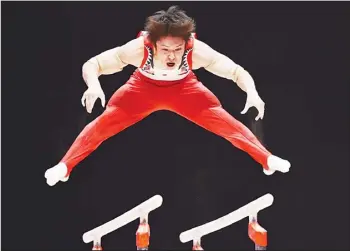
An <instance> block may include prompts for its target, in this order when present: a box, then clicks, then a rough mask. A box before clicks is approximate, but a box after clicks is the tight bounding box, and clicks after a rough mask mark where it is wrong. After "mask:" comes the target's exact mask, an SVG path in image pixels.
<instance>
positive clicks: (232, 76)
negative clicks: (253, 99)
mask: <svg viewBox="0 0 350 251" xmlns="http://www.w3.org/2000/svg"><path fill="white" fill-rule="evenodd" d="M143 58H144V38H143V37H142V36H141V37H138V38H136V39H133V40H131V41H129V42H127V43H126V44H124V45H121V46H118V47H115V48H113V49H110V50H107V51H104V52H102V53H100V54H98V55H96V56H94V57H92V58H91V59H90V60H88V61H87V62H86V63H85V64H84V65H83V78H84V80H85V82H86V84H87V85H88V86H90V85H94V84H98V85H99V81H98V77H99V76H100V75H108V74H114V73H117V72H120V71H122V70H123V68H124V67H125V66H127V65H133V66H135V67H137V68H138V67H140V65H141V63H142V61H143ZM199 68H204V69H206V70H207V71H209V72H211V73H213V74H215V75H217V76H219V77H222V78H226V79H229V80H232V81H233V82H235V83H236V84H237V85H238V86H239V87H240V88H241V89H242V90H243V91H245V92H256V89H255V84H254V80H253V78H252V77H251V76H250V74H249V73H248V72H247V71H246V70H245V69H244V68H243V67H241V66H240V65H238V64H236V63H235V62H233V61H232V60H231V59H230V58H228V57H227V56H225V55H223V54H221V53H219V52H217V51H216V50H214V49H213V48H211V47H210V46H209V45H207V44H205V43H204V42H202V41H200V40H198V39H194V43H193V52H192V70H197V69H199Z"/></svg>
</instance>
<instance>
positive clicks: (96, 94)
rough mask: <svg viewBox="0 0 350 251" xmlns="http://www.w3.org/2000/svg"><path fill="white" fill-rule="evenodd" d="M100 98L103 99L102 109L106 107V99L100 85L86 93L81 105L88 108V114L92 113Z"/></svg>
mask: <svg viewBox="0 0 350 251" xmlns="http://www.w3.org/2000/svg"><path fill="white" fill-rule="evenodd" d="M98 98H100V99H101V105H102V107H105V103H106V99H105V94H104V92H103V90H102V88H101V86H99V85H93V86H90V87H89V88H88V89H87V90H86V91H85V92H84V94H83V97H82V98H81V104H82V105H83V106H85V107H86V111H87V112H88V113H91V111H92V108H93V107H94V104H95V102H96V100H97V99H98Z"/></svg>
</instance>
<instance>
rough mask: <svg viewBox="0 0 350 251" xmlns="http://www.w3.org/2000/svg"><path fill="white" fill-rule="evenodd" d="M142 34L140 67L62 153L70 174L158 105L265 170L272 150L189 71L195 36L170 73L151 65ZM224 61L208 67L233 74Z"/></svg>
mask: <svg viewBox="0 0 350 251" xmlns="http://www.w3.org/2000/svg"><path fill="white" fill-rule="evenodd" d="M140 35H142V36H144V38H145V39H144V57H143V60H142V64H141V66H140V67H139V68H138V69H136V70H135V72H134V74H133V75H132V76H131V77H130V79H129V80H128V81H127V82H126V83H125V84H124V85H123V86H121V87H120V88H119V89H118V90H117V91H116V92H115V93H114V94H113V96H112V97H111V99H110V100H109V102H108V104H107V106H106V110H105V111H104V112H103V113H102V114H101V115H100V116H99V117H97V118H96V119H95V120H94V121H92V122H91V123H90V124H88V125H87V126H86V127H85V128H84V129H83V131H82V132H81V133H80V134H79V136H78V137H77V138H76V140H75V141H74V143H73V145H72V146H71V148H70V149H69V150H68V152H67V153H66V155H65V156H64V157H63V159H62V160H61V162H63V163H65V164H66V166H67V168H68V174H69V173H70V172H71V171H72V169H73V168H74V167H75V166H76V165H77V164H78V163H79V162H80V161H82V160H83V159H84V158H86V157H87V156H88V155H89V154H90V153H91V152H93V151H94V150H95V149H96V148H97V147H98V146H99V145H100V144H101V143H102V142H103V141H105V140H107V139H108V138H109V137H112V136H114V135H116V134H117V133H120V132H121V131H123V130H124V129H126V128H128V127H129V126H132V125H133V124H135V123H137V122H138V121H140V120H142V119H144V118H145V117H146V116H148V115H150V114H151V113H153V112H156V111H159V110H168V111H172V112H174V113H176V114H178V115H180V116H183V117H185V118H186V119H188V120H189V121H192V122H193V123H195V124H197V125H199V126H201V127H203V128H204V129H206V130H208V131H210V132H212V133H215V134H217V135H219V136H221V137H223V138H225V139H226V140H228V141H229V142H231V143H232V145H233V146H235V147H237V148H239V149H241V150H243V151H245V152H247V153H248V154H249V155H250V156H251V157H252V158H253V159H255V160H256V161H257V162H258V163H260V164H261V165H262V166H263V167H264V168H265V169H268V167H267V158H268V157H269V156H270V155H271V153H270V152H269V151H268V150H266V149H265V147H264V146H262V144H261V143H260V142H259V141H258V139H257V138H256V137H255V136H254V134H253V133H252V132H251V131H250V130H249V129H248V128H247V127H246V126H245V125H243V124H242V123H241V122H240V121H238V120H236V119H235V118H234V117H233V116H231V115H230V114H229V113H228V112H227V111H225V109H224V108H223V107H222V106H221V104H220V101H219V100H218V98H217V97H216V96H215V95H214V94H213V93H212V92H211V91H210V90H209V89H208V88H206V87H205V86H204V85H203V84H202V83H201V82H200V81H198V79H197V77H196V75H195V74H194V73H193V71H192V66H193V64H194V62H193V59H192V56H193V55H192V52H193V44H194V43H193V41H194V35H193V36H192V37H191V38H190V40H189V42H188V43H187V45H186V49H185V53H184V55H183V59H182V64H181V66H180V67H179V68H178V69H176V70H175V71H169V72H164V71H159V70H157V69H154V67H153V62H152V60H153V48H152V44H151V43H150V42H149V40H148V38H147V33H144V32H141V33H140ZM222 58H223V57H222ZM225 60H226V59H225V58H223V61H222V62H221V64H220V67H218V66H216V67H214V66H210V67H208V69H209V70H211V71H214V70H215V72H216V73H217V75H221V76H231V73H230V70H231V69H232V68H228V67H229V64H230V61H227V60H226V61H225ZM225 67H226V68H227V69H225ZM169 133H172V132H169ZM68 174H67V175H68Z"/></svg>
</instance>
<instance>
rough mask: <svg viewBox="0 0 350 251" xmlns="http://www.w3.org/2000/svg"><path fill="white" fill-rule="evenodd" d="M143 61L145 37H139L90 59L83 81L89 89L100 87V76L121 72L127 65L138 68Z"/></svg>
mask: <svg viewBox="0 0 350 251" xmlns="http://www.w3.org/2000/svg"><path fill="white" fill-rule="evenodd" d="M142 59H143V37H139V38H136V39H133V40H131V41H129V42H127V43H126V44H124V45H122V46H118V47H116V48H113V49H110V50H107V51H104V52H102V53H100V54H98V55H97V56H94V57H92V58H91V59H89V60H88V61H87V62H86V63H84V65H83V69H82V71H83V79H84V81H85V82H86V84H87V85H88V87H90V85H94V84H98V85H99V83H98V77H99V76H101V75H110V74H114V73H117V72H120V71H122V70H123V68H124V67H125V66H127V65H134V66H135V67H138V66H139V65H140V64H141V62H142Z"/></svg>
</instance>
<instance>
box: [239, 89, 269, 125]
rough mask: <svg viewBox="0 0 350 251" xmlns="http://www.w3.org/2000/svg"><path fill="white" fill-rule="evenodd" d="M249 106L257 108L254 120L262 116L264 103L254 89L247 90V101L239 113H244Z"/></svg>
mask: <svg viewBox="0 0 350 251" xmlns="http://www.w3.org/2000/svg"><path fill="white" fill-rule="evenodd" d="M251 107H255V108H256V109H257V110H258V115H257V116H256V117H255V120H258V119H259V118H260V119H263V118H264V113H265V103H264V101H262V99H261V98H260V96H259V94H258V93H257V92H256V91H254V92H247V101H246V103H245V106H244V109H243V111H242V112H241V114H245V113H246V112H247V111H248V110H249V109H250V108H251Z"/></svg>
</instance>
